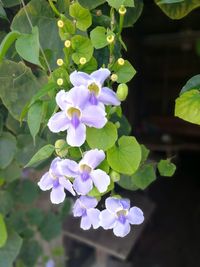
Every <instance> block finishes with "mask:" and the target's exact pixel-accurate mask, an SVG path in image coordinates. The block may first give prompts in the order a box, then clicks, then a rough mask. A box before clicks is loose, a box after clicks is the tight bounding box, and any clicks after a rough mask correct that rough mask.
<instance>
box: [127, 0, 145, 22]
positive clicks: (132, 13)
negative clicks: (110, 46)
mask: <svg viewBox="0 0 200 267" xmlns="http://www.w3.org/2000/svg"><path fill="white" fill-rule="evenodd" d="M134 3H135V7H130V8H127V12H126V15H125V17H124V27H132V26H133V25H134V24H135V23H136V21H137V20H138V19H139V18H140V16H141V14H142V11H143V6H144V4H143V0H134Z"/></svg>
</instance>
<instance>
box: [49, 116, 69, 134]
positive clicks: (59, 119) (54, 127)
mask: <svg viewBox="0 0 200 267" xmlns="http://www.w3.org/2000/svg"><path fill="white" fill-rule="evenodd" d="M47 125H48V127H49V129H50V131H51V132H53V133H59V132H61V131H65V130H67V129H68V128H69V125H70V120H69V119H68V118H67V116H66V114H65V112H64V111H60V112H57V113H55V114H54V115H53V116H52V117H51V118H50V119H49V122H48V124H47Z"/></svg>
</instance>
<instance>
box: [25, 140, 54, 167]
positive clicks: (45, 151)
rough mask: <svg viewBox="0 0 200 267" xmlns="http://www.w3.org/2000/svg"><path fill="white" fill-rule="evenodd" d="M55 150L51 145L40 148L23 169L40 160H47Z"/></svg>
mask: <svg viewBox="0 0 200 267" xmlns="http://www.w3.org/2000/svg"><path fill="white" fill-rule="evenodd" d="M54 150H55V147H54V146H53V145H50V144H49V145H46V146H43V147H42V148H40V150H39V151H38V152H37V153H36V154H35V155H34V156H33V157H32V158H31V160H30V161H29V162H28V163H27V164H26V166H25V167H30V166H32V165H34V164H36V163H38V162H40V161H42V160H45V159H47V158H49V157H50V156H51V155H52V154H53V152H54Z"/></svg>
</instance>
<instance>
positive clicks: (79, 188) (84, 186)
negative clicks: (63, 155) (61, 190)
mask: <svg viewBox="0 0 200 267" xmlns="http://www.w3.org/2000/svg"><path fill="white" fill-rule="evenodd" d="M73 187H74V189H75V191H76V192H77V194H80V195H86V194H87V193H88V192H89V191H90V190H92V188H93V183H92V180H91V179H88V180H86V181H82V179H81V178H80V177H78V178H75V180H74V183H73Z"/></svg>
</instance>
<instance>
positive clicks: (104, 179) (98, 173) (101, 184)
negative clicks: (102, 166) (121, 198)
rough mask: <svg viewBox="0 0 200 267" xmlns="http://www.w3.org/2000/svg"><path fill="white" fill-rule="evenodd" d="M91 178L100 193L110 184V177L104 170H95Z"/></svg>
mask: <svg viewBox="0 0 200 267" xmlns="http://www.w3.org/2000/svg"><path fill="white" fill-rule="evenodd" d="M90 175H91V178H92V180H93V182H94V184H95V186H96V187H97V189H98V190H99V192H100V193H103V192H105V191H106V190H107V189H108V186H109V184H110V177H109V176H108V175H107V173H105V172H104V171H102V170H93V171H92V172H91V173H90Z"/></svg>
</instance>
